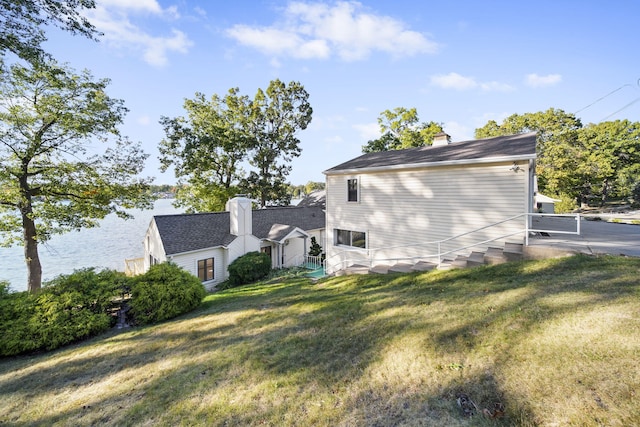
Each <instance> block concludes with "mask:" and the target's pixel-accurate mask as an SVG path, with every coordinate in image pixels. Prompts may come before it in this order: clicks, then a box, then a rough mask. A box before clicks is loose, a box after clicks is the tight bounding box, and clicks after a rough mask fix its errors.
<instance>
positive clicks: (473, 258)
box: [467, 251, 485, 267]
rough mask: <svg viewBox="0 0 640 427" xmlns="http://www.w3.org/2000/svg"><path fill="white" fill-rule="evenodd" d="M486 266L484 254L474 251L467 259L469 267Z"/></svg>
mask: <svg viewBox="0 0 640 427" xmlns="http://www.w3.org/2000/svg"><path fill="white" fill-rule="evenodd" d="M484 264H485V262H484V252H478V251H473V252H471V254H470V255H469V256H468V257H467V267H478V266H480V265H484Z"/></svg>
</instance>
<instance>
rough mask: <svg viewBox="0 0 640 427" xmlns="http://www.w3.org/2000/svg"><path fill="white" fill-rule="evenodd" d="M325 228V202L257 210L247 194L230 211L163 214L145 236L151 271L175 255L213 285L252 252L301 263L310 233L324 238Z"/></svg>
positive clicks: (283, 263)
mask: <svg viewBox="0 0 640 427" xmlns="http://www.w3.org/2000/svg"><path fill="white" fill-rule="evenodd" d="M324 228H325V214H324V211H323V209H322V208H321V207H300V208H297V207H283V208H266V209H259V210H252V205H251V200H249V199H247V198H245V197H235V198H233V199H231V200H229V202H227V210H226V211H225V212H211V213H197V214H178V215H158V216H154V217H153V219H152V220H151V224H150V225H149V228H148V229H147V233H146V236H145V240H144V250H145V257H144V259H145V261H144V263H145V271H146V270H147V269H148V268H149V267H150V266H151V265H153V264H157V263H160V262H164V261H172V262H174V263H175V264H177V265H179V266H180V267H182V268H184V269H185V270H187V271H189V272H190V273H192V274H193V275H195V276H197V277H199V278H200V280H202V282H203V283H204V284H205V287H206V288H207V289H208V290H211V289H213V288H214V287H215V285H216V284H218V283H220V282H222V281H224V280H225V279H226V278H228V272H227V267H228V266H229V264H230V263H231V262H233V261H234V260H235V259H236V258H238V257H240V256H242V255H244V254H246V253H248V252H253V251H262V252H264V253H267V254H268V255H269V256H270V257H271V262H272V266H273V268H283V267H291V266H294V265H297V264H299V263H301V262H302V257H303V256H304V255H306V253H307V251H308V249H309V246H310V241H309V239H310V237H312V236H315V237H316V239H317V241H318V242H322V241H324Z"/></svg>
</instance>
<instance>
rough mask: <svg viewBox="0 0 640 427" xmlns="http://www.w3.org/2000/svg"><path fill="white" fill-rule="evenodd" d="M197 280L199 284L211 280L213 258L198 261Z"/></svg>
mask: <svg viewBox="0 0 640 427" xmlns="http://www.w3.org/2000/svg"><path fill="white" fill-rule="evenodd" d="M198 279H200V281H201V282H208V281H209V280H213V258H207V259H200V260H198Z"/></svg>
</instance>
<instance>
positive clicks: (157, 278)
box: [129, 262, 206, 324]
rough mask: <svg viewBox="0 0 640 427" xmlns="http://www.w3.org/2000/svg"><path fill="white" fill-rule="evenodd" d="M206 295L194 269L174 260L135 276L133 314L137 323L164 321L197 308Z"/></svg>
mask: <svg viewBox="0 0 640 427" xmlns="http://www.w3.org/2000/svg"><path fill="white" fill-rule="evenodd" d="M205 295H206V291H205V289H204V286H203V285H202V283H201V282H200V280H199V279H198V278H197V277H195V276H194V275H192V274H191V273H189V272H187V271H185V270H183V269H182V268H180V267H178V266H177V265H175V264H172V263H168V262H166V263H162V264H156V265H154V266H152V267H151V268H150V269H149V271H147V272H146V273H145V274H143V275H141V276H137V277H135V278H134V280H133V283H132V285H131V301H130V302H129V304H130V306H131V311H130V313H129V314H130V315H131V316H132V317H133V322H134V323H137V324H148V323H154V322H160V321H162V320H167V319H171V318H174V317H176V316H179V315H180V314H183V313H187V312H189V311H191V310H193V309H195V308H197V307H198V306H200V303H201V302H202V299H203V298H204V297H205Z"/></svg>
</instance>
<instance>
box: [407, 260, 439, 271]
mask: <svg viewBox="0 0 640 427" xmlns="http://www.w3.org/2000/svg"><path fill="white" fill-rule="evenodd" d="M437 267H438V264H435V263H433V262H428V261H418V262H417V263H416V264H415V265H414V266H413V267H411V270H413V271H431V270H433V269H435V268H437Z"/></svg>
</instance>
